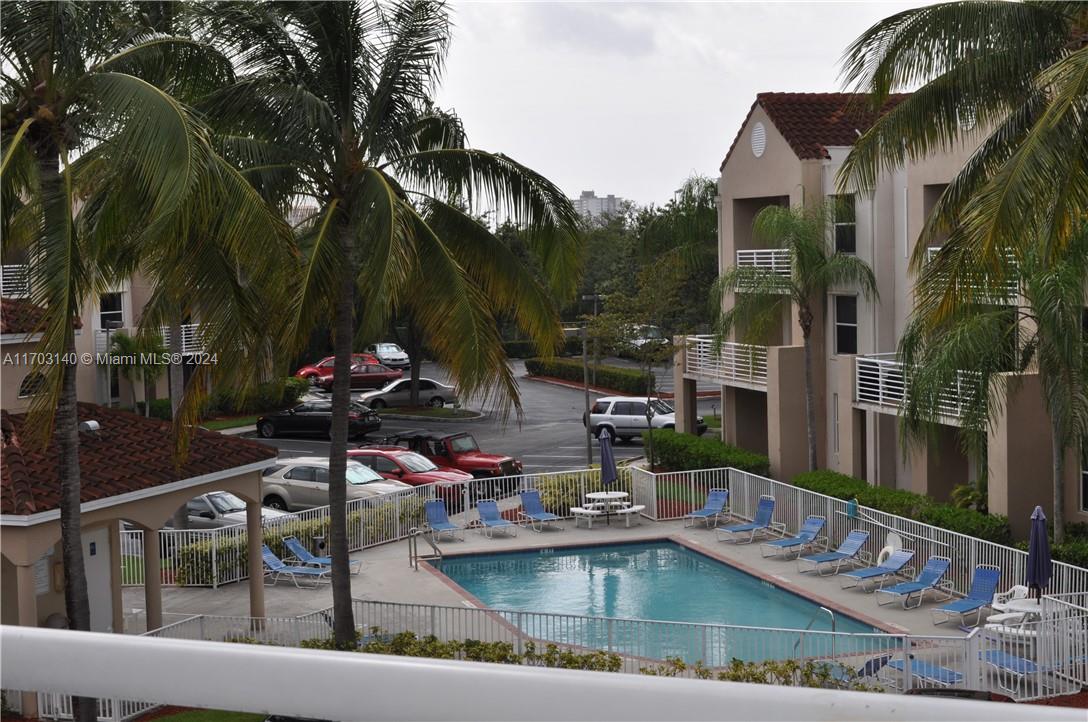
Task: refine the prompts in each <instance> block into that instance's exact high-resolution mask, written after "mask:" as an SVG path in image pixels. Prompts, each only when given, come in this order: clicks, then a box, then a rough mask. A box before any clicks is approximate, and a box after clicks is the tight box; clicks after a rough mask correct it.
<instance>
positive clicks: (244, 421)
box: [200, 415, 258, 431]
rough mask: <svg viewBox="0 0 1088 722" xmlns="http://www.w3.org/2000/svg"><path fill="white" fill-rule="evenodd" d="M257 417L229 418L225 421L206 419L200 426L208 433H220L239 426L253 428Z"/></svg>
mask: <svg viewBox="0 0 1088 722" xmlns="http://www.w3.org/2000/svg"><path fill="white" fill-rule="evenodd" d="M257 418H258V417H257V416H255V415H254V416H231V417H228V418H225V419H208V420H207V421H201V422H200V425H201V426H203V427H204V428H205V429H208V430H209V431H222V430H223V429H236V428H238V427H239V426H253V425H254V424H256V423H257Z"/></svg>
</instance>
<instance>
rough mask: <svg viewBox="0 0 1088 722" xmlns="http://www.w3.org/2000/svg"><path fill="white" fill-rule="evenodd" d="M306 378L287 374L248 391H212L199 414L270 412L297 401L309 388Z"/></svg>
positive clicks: (209, 415) (221, 414) (210, 415)
mask: <svg viewBox="0 0 1088 722" xmlns="http://www.w3.org/2000/svg"><path fill="white" fill-rule="evenodd" d="M309 387H310V383H309V382H308V381H307V380H306V379H299V378H295V377H293V376H292V377H290V378H287V379H284V380H282V381H266V382H265V383H263V384H258V385H257V388H256V389H254V390H253V391H252V393H250V394H247V395H246V396H238V395H237V394H236V393H234V392H233V391H229V390H228V391H216V392H213V393H212V394H210V395H209V396H208V398H207V400H206V401H205V402H204V408H203V409H202V410H201V416H203V417H204V418H208V417H212V416H236V415H242V414H254V413H259V412H261V411H273V410H276V409H282V408H284V407H285V406H293V405H294V404H296V403H298V400H299V399H300V398H302V395H303V394H305V393H306V391H307V390H308V389H309Z"/></svg>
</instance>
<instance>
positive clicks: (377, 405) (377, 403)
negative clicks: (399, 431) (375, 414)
mask: <svg viewBox="0 0 1088 722" xmlns="http://www.w3.org/2000/svg"><path fill="white" fill-rule="evenodd" d="M369 405H370V408H372V409H374V410H375V411H377V410H378V409H384V408H385V402H384V401H382V400H381V399H371V400H370V404H369Z"/></svg>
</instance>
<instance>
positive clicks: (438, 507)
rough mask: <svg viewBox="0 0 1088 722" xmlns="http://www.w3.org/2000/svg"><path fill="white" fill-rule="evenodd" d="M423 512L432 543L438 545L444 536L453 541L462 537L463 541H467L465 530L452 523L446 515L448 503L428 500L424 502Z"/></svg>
mask: <svg viewBox="0 0 1088 722" xmlns="http://www.w3.org/2000/svg"><path fill="white" fill-rule="evenodd" d="M423 512H424V515H425V516H426V519H427V528H428V529H430V530H431V541H433V542H435V543H437V542H438V540H439V539H440V538H441V537H442V535H443V534H449V535H450V538H451V539H454V538H456V536H457V534H460V535H461V541H464V540H465V528H464V527H463V526H459V525H457V524H454V523H453V522H452V521H450V517H449V514H447V513H446V502H444V501H442V500H441V499H428V500H427V501H425V502H423Z"/></svg>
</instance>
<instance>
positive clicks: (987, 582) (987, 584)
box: [933, 564, 1001, 626]
mask: <svg viewBox="0 0 1088 722" xmlns="http://www.w3.org/2000/svg"><path fill="white" fill-rule="evenodd" d="M1000 581H1001V569H1000V568H998V567H995V566H991V565H989V564H979V565H978V566H977V567H975V576H974V577H973V578H972V579H971V589H970V590H969V591H968V592H967V596H966V597H964V598H963V599H956V600H954V601H951V602H949V603H948V604H945V605H943V606H940V607H937V608H936V609H934V610H933V623H934V624H943V623H944V622H947V621H948V620H949V619H952V618H953V617H959V620H960V624H963V625H966V624H967V615H968V614H971V613H972V612H974V614H975V624H978V623H979V622H981V621H982V610H983V609H985V608H986V607H988V606H989V605H990V604H992V603H993V601H994V594H996V593H997V584H998V582H1000ZM938 615H940V616H943V617H944V619H938V618H937V617H938ZM972 626H974V625H972Z"/></svg>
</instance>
